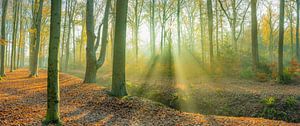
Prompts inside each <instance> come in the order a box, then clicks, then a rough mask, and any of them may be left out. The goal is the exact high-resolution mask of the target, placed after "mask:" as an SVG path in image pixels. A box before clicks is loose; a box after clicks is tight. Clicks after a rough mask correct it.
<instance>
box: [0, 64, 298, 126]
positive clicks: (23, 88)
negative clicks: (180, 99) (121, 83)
mask: <svg viewBox="0 0 300 126" xmlns="http://www.w3.org/2000/svg"><path fill="white" fill-rule="evenodd" d="M28 75H29V73H28V71H27V70H26V69H20V70H17V71H15V72H12V73H7V77H5V78H4V79H3V80H2V81H0V85H1V86H0V125H1V126H10V125H41V121H42V120H43V118H44V116H45V114H46V106H47V101H46V87H47V83H46V81H47V74H46V71H44V70H42V71H40V75H39V77H37V78H28ZM60 89H61V91H60V92H61V94H60V97H61V103H60V115H61V119H62V121H63V122H64V124H65V125H72V126H74V125H134V126H140V125H213V126H218V125H227V126H233V125H234V126H236V125H247V126H249V125H253V126H261V125H267V126H271V125H274V126H279V125H282V126H293V125H299V126H300V124H296V123H286V122H283V121H273V120H267V119H261V118H247V117H225V116H213V115H201V114H193V113H185V112H180V111H177V110H174V109H170V108H168V107H165V106H164V105H162V104H160V103H156V102H153V101H150V100H146V99H143V98H138V97H125V98H122V99H118V98H114V97H110V96H108V95H107V94H106V92H107V90H108V89H106V88H104V87H101V86H98V85H95V84H83V83H82V80H81V79H79V78H77V77H74V76H71V75H67V74H60Z"/></svg>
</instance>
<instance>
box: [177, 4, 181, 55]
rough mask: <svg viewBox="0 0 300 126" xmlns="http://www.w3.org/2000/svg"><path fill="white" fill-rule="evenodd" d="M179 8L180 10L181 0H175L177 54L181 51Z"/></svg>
mask: <svg viewBox="0 0 300 126" xmlns="http://www.w3.org/2000/svg"><path fill="white" fill-rule="evenodd" d="M180 10H181V0H177V36H178V40H177V41H178V42H177V44H178V54H179V55H180V53H181V25H180Z"/></svg>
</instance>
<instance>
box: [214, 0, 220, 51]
mask: <svg viewBox="0 0 300 126" xmlns="http://www.w3.org/2000/svg"><path fill="white" fill-rule="evenodd" d="M218 9H219V8H218V0H216V1H215V11H216V33H215V34H216V46H217V57H219V56H220V54H219V16H220V15H219V10H218Z"/></svg>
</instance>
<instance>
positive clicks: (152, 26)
mask: <svg viewBox="0 0 300 126" xmlns="http://www.w3.org/2000/svg"><path fill="white" fill-rule="evenodd" d="M154 8H155V0H151V3H150V43H151V55H152V57H154V56H155V21H154V20H155V15H154V14H155V10H154Z"/></svg>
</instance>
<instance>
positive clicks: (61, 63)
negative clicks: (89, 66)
mask: <svg viewBox="0 0 300 126" xmlns="http://www.w3.org/2000/svg"><path fill="white" fill-rule="evenodd" d="M68 5H69V0H66V4H65V15H64V24H63V26H64V27H63V34H62V35H63V36H62V42H61V57H60V59H61V60H60V65H59V66H60V71H63V69H64V68H63V65H64V51H65V50H64V49H65V35H66V27H67V15H68V9H69V7H68Z"/></svg>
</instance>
